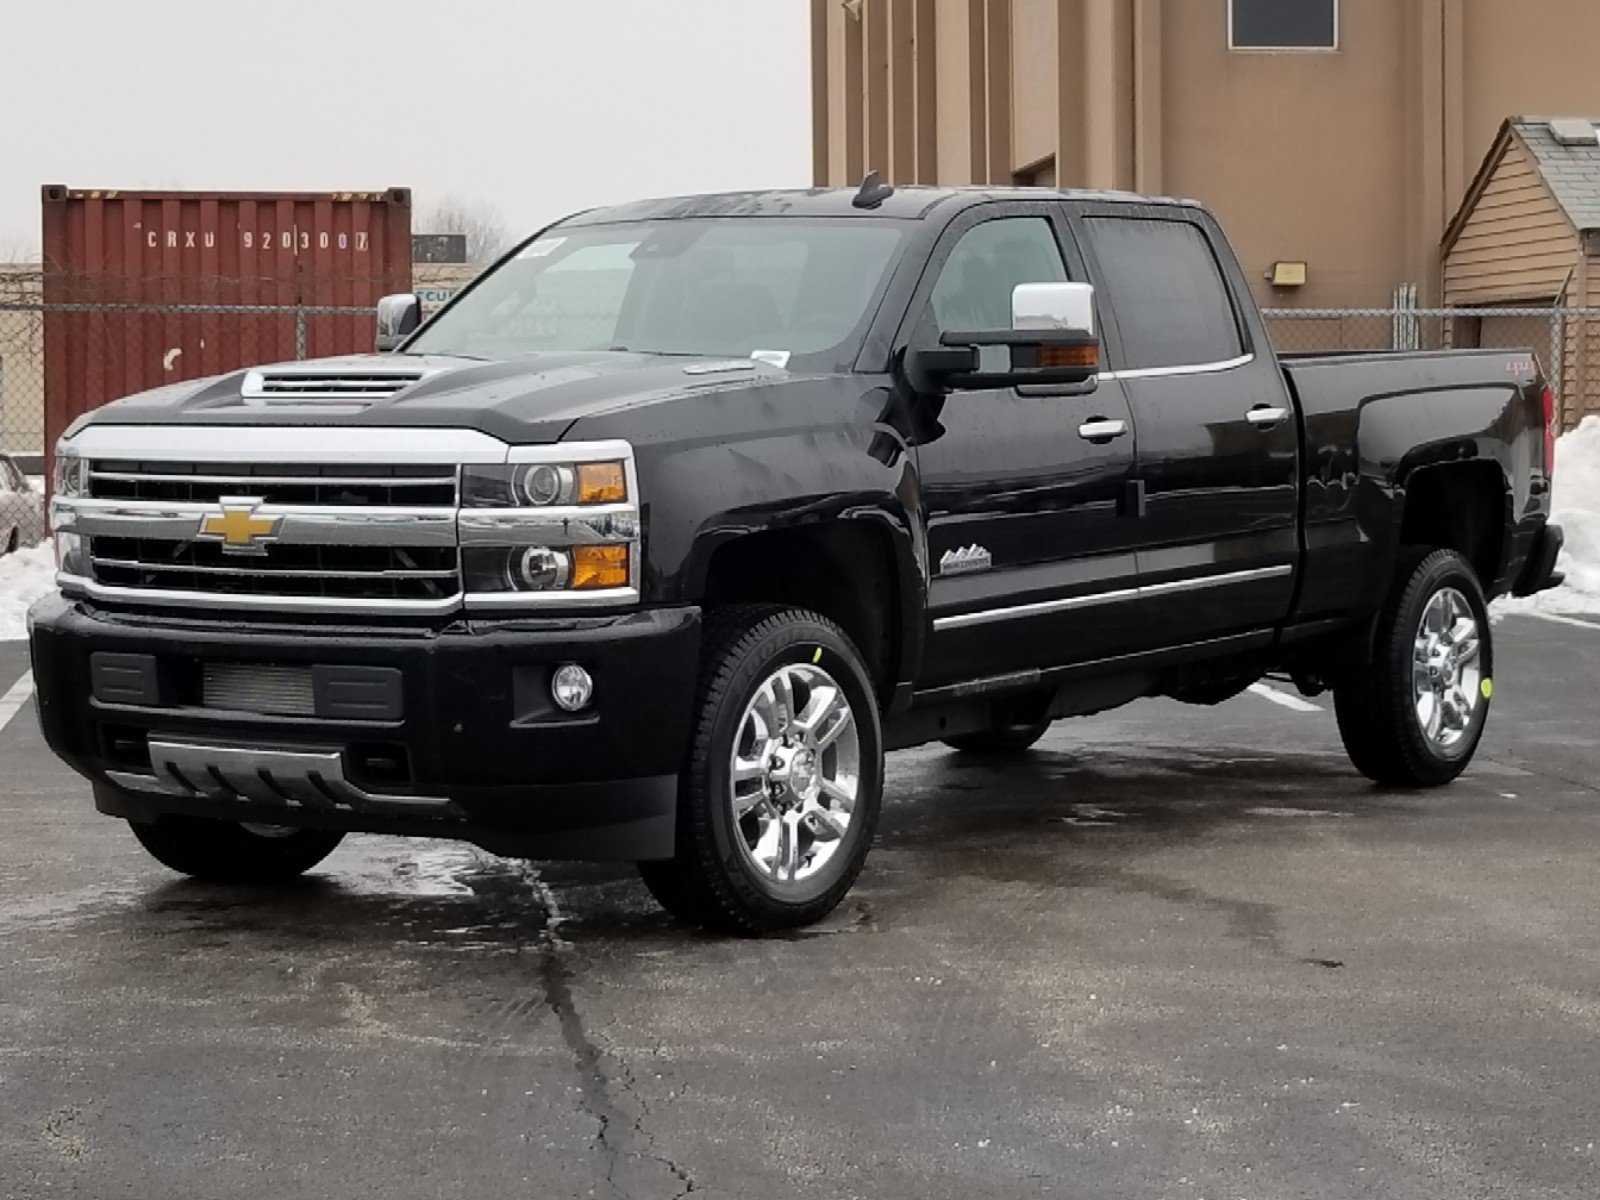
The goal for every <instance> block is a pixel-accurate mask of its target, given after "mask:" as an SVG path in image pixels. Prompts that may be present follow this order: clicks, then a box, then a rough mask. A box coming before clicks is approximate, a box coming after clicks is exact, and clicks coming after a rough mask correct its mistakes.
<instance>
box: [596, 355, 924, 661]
mask: <svg viewBox="0 0 1600 1200" xmlns="http://www.w3.org/2000/svg"><path fill="white" fill-rule="evenodd" d="M895 403H896V401H895V398H894V396H893V391H892V389H891V388H889V387H888V386H887V381H886V380H885V379H884V378H883V377H882V376H871V375H854V374H852V375H842V376H840V375H833V376H813V377H809V378H799V379H791V378H779V379H777V380H772V381H763V382H761V383H759V384H753V385H752V386H748V387H736V388H728V389H722V390H719V391H716V392H711V393H706V394H697V395H693V396H680V397H678V398H676V399H674V400H673V402H672V403H671V404H670V405H645V406H641V407H639V408H634V409H623V410H619V411H617V412H614V413H610V414H606V415H604V416H601V417H595V418H590V419H585V420H583V421H580V422H578V423H577V425H576V426H575V427H574V429H573V430H572V431H570V432H569V433H568V437H569V438H572V439H587V438H593V437H619V438H623V439H625V440H627V441H628V442H630V443H631V444H632V445H633V447H634V453H635V456H636V459H637V464H638V471H639V481H640V484H639V486H640V492H641V499H642V501H643V519H644V525H645V563H644V570H643V571H642V572H641V578H642V585H643V591H644V600H645V603H647V604H649V603H654V604H697V603H700V602H701V601H702V600H703V598H704V596H705V592H706V584H707V577H708V574H709V571H710V568H711V563H712V560H713V559H714V558H715V556H716V554H717V552H718V551H720V550H722V549H723V548H724V547H726V546H728V545H729V544H730V543H732V542H735V541H737V540H738V539H741V538H747V537H752V536H756V535H760V534H765V533H774V532H819V533H820V532H822V531H825V530H827V529H828V528H830V527H834V526H837V525H840V524H843V525H845V526H848V527H851V528H854V529H862V530H869V531H871V534H872V536H873V537H874V538H875V539H877V540H878V541H879V542H880V543H881V544H882V545H883V546H884V548H885V550H886V552H887V553H888V554H889V555H890V556H891V560H892V561H891V563H890V576H891V579H892V580H893V582H894V585H895V597H896V605H895V607H896V612H895V613H894V614H893V617H894V626H893V632H892V633H891V637H892V639H893V641H894V643H895V647H896V652H895V661H896V669H895V675H896V683H897V684H909V682H910V680H912V679H914V678H915V677H916V673H917V671H918V670H919V669H920V665H921V660H922V654H923V645H924V641H925V634H926V630H925V628H924V626H925V624H926V619H925V614H926V612H927V562H926V559H927V553H926V542H925V537H924V534H923V530H924V521H923V516H922V511H921V508H922V503H921V487H920V481H919V479H918V475H917V466H916V457H915V454H914V453H913V452H912V450H911V447H910V446H909V444H908V442H907V441H906V439H905V437H904V436H903V435H902V434H901V433H900V432H899V431H898V429H897V426H899V425H900V424H901V422H899V421H896V420H893V419H892V413H891V412H890V409H892V408H893V406H894V404H895ZM899 690H908V689H900V688H897V691H899Z"/></svg>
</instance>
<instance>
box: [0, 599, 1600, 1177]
mask: <svg viewBox="0 0 1600 1200" xmlns="http://www.w3.org/2000/svg"><path fill="white" fill-rule="evenodd" d="M1498 634H1499V640H1498V646H1497V659H1498V662H1499V665H1500V673H1499V677H1498V678H1497V680H1496V685H1497V686H1496V693H1495V713H1494V716H1493V719H1492V721H1491V727H1490V731H1489V735H1488V738H1487V740H1486V742H1485V747H1484V751H1483V753H1482V754H1481V755H1480V758H1479V760H1478V763H1477V765H1476V766H1475V768H1474V770H1473V771H1472V773H1471V774H1470V775H1469V776H1468V778H1466V779H1465V780H1463V781H1462V782H1461V783H1459V784H1457V785H1456V786H1455V787H1453V788H1450V789H1447V790H1445V791H1441V792H1433V793H1426V794H1415V793H1413V794H1405V793H1385V792H1382V791H1380V790H1377V789H1374V788H1372V787H1371V786H1369V785H1367V784H1366V783H1365V782H1364V781H1362V780H1361V779H1360V778H1359V777H1357V776H1356V775H1354V774H1353V772H1352V771H1351V770H1350V769H1349V767H1348V766H1347V765H1346V763H1345V761H1344V758H1343V754H1342V752H1341V751H1340V749H1339V744H1338V736H1337V732H1336V730H1335V728H1334V724H1333V719H1332V714H1331V712H1330V711H1328V706H1327V704H1326V701H1319V703H1321V704H1322V706H1323V707H1322V709H1321V710H1320V711H1316V712H1310V713H1302V712H1296V711H1291V710H1289V709H1286V708H1284V707H1282V706H1281V705H1278V704H1274V703H1271V702H1269V701H1268V699H1266V698H1264V697H1262V696H1259V695H1245V696H1241V697H1240V698H1238V699H1236V700H1234V701H1231V702H1229V703H1228V704H1226V705H1223V706H1221V707H1219V708H1216V709H1196V708H1185V707H1183V706H1180V705H1176V704H1173V703H1169V702H1147V703H1142V704H1139V705H1136V706H1133V707H1131V708H1128V709H1124V710H1121V711H1120V712H1117V713H1113V714H1110V715H1107V716H1102V717H1098V718H1094V719H1090V720H1083V721H1075V722H1064V723H1062V724H1060V725H1058V726H1057V727H1056V729H1055V730H1053V731H1052V733H1051V735H1050V736H1049V738H1048V739H1047V740H1046V741H1045V742H1044V743H1042V744H1041V748H1040V750H1039V751H1038V752H1037V753H1035V754H1033V755H1031V756H1030V757H1028V758H1027V759H1025V760H1023V761H1020V762H1016V763H1012V764H1009V765H1006V766H992V765H983V764H973V763H970V762H967V761H964V760H962V759H960V758H958V757H956V756H954V755H952V754H949V753H947V752H945V751H944V750H942V749H934V748H930V749H923V750H918V751H913V752H909V753H904V754H898V755H895V756H893V757H892V758H891V760H890V773H889V786H888V800H887V804H886V810H885V815H884V819H883V822H882V826H881V832H880V836H879V841H878V844H877V846H876V847H875V849H874V851H873V855H872V858H871V859H870V860H869V862H868V866H867V869H866V871H865V873H864V874H863V876H862V878H861V881H860V883H859V885H858V886H857V889H856V891H855V892H854V893H853V894H852V896H851V897H850V899H849V900H847V902H846V903H845V905H844V906H843V907H842V908H841V909H840V911H839V912H838V913H837V914H836V916H835V917H834V918H832V919H830V920H829V921H828V922H827V923H826V924H825V925H824V926H822V927H820V928H818V929H815V930H811V931H807V932H804V933H801V934H796V935H793V936H789V937H785V938H775V939H770V940H765V941H754V942H752V941H731V940H719V939H715V938H711V937H706V936H702V935H699V934H696V933H693V932H689V931H686V930H684V929H683V928H681V927H679V926H677V925H675V924H673V923H672V922H671V921H670V920H669V919H668V918H666V917H665V916H663V915H662V914H660V913H659V912H658V911H656V910H655V909H654V908H653V906H652V904H651V902H650V900H649V898H648V897H647V896H646V894H645V892H644V890H643V889H642V887H641V886H640V885H639V884H638V883H637V882H636V881H635V879H634V877H633V875H632V873H631V872H629V871H627V870H623V869H617V868H611V867H584V866H547V865H538V864H521V863H513V862H507V861H504V860H499V859H495V858H492V857H490V856H488V855H485V854H483V853H481V852H479V851H477V850H474V849H472V848H470V847H462V846H455V845H450V844H446V843H413V842H406V841H402V840H399V839H389V838H352V839H350V840H348V841H347V842H346V843H345V845H344V846H343V847H342V848H341V849H340V850H339V851H338V853H336V854H335V855H334V857H333V858H331V859H330V860H329V861H328V862H327V863H326V864H325V865H324V867H323V868H322V869H321V870H320V871H319V872H318V873H317V874H316V875H315V876H314V877H312V878H309V879H307V880H306V881H304V882H303V883H302V884H301V885H300V886H297V887H294V888H291V889H288V890H285V891H280V892H277V893H270V894H269V893H255V894H251V893H246V894H243V895H240V894H231V893H228V892H226V891H223V890H220V889H216V888H211V887H206V886H201V885H196V884H192V883H188V882H184V881H180V880H179V879H177V877H175V876H173V875H171V874H169V873H167V872H165V871H163V870H162V869H161V868H160V867H158V866H156V865H155V864H154V863H152V862H151V861H149V860H148V859H146V858H145V857H144V855H143V853H142V851H140V850H139V849H138V847H137V846H136V845H135V843H134V842H133V840H132V838H131V837H130V836H129V835H128V834H127V833H126V831H125V829H124V828H123V827H122V826H121V825H120V824H119V823H117V822H114V821H110V820H107V819H105V818H99V817H96V816H95V815H94V814H93V812H92V811H91V809H90V805H89V802H88V799H87V793H86V789H85V787H84V786H83V785H82V784H81V783H80V782H78V781H77V780H76V779H75V778H74V777H73V776H71V775H70V774H69V773H68V772H67V771H65V769H64V768H61V767H60V766H58V765H57V764H55V763H54V762H53V760H51V759H50V758H49V756H48V754H47V753H46V752H45V750H44V748H43V746H42V744H41V742H40V738H39V735H38V732H37V728H36V726H35V724H34V722H33V720H32V717H31V714H30V713H29V712H27V711H24V712H23V713H22V714H21V715H20V716H19V717H18V718H17V719H15V720H13V721H12V722H11V723H10V725H9V726H8V727H7V728H5V729H3V730H0V1196H6V1197H12V1196H15V1197H36V1196H74V1197H88V1198H93V1200H98V1198H99V1197H123V1196H126V1197H136V1198H140V1200H148V1198H154V1197H168V1196H172V1197H222V1196H227V1197H262V1198H267V1197H270V1198H272V1200H290V1198H299V1197H307V1198H310V1197H384V1198H386V1200H389V1198H397V1197H457V1196H459V1197H472V1198H474V1200H483V1198H485V1197H507V1196H540V1197H564V1196H576V1197H586V1196H598V1197H639V1198H645V1197H651V1198H654V1197H673V1196H679V1195H683V1194H687V1193H689V1192H690V1191H691V1190H692V1191H693V1192H694V1193H695V1194H697V1195H705V1196H708V1197H728V1198H741V1200H742V1198H746V1197H753V1196H760V1197H762V1198H763V1200H781V1198H785V1197H791V1196H793V1197H800V1196H804V1197H847V1196H861V1197H899V1196H917V1197H952V1198H954V1197H960V1198H962V1200H968V1198H971V1197H990V1196H994V1197H1002V1196H1004V1197H1015V1196H1036V1195H1037V1196H1044V1195H1051V1196H1069V1197H1095V1198H1107V1197H1137V1198H1141V1200H1142V1198H1145V1197H1150V1198H1156V1197H1162V1198H1165V1197H1173V1198H1190V1197H1194V1198H1201V1197H1207V1198H1209V1197H1218V1198H1228V1200H1232V1198H1236V1197H1248V1198H1256V1197H1260V1198H1262V1200H1289V1198H1294V1197H1319V1198H1320V1197H1339V1198H1343V1197H1384V1198H1385V1200H1389V1198H1403V1197H1451V1198H1457V1197H1469V1196H1508V1197H1510V1196H1515V1197H1518V1198H1519V1200H1525V1198H1532V1197H1587V1196H1593V1195H1595V1194H1597V1192H1600V1152H1597V1150H1596V1142H1597V1141H1600V1101H1597V1095H1600V1089H1597V1088H1596V1086H1595V1083H1594V1080H1595V1079H1596V1077H1597V1075H1600V1036H1597V1035H1600V928H1597V923H1596V919H1595V914H1596V911H1597V904H1596V900H1597V899H1600V884H1597V882H1596V874H1597V873H1596V862H1597V861H1600V794H1597V787H1596V785H1597V782H1600V720H1597V716H1596V705H1597V700H1596V697H1595V694H1594V690H1593V685H1592V682H1591V681H1592V680H1593V679H1594V678H1595V677H1596V668H1597V667H1600V626H1597V627H1596V629H1595V630H1594V631H1593V632H1592V633H1590V632H1587V631H1585V630H1582V629H1577V628H1573V627H1570V626H1568V627H1563V626H1558V625H1554V624H1548V623H1544V622H1540V621H1535V620H1531V619H1526V618H1509V619H1507V620H1506V621H1505V622H1504V623H1503V624H1502V625H1501V626H1500V627H1499V630H1498ZM25 665H26V664H25V662H24V661H23V657H22V654H21V647H18V646H15V645H0V693H4V692H5V691H6V690H7V689H8V688H9V687H10V686H11V684H12V683H13V682H14V681H15V679H16V677H17V676H18V675H20V674H21V672H22V670H23V669H24V668H25Z"/></svg>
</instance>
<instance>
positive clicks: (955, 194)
mask: <svg viewBox="0 0 1600 1200" xmlns="http://www.w3.org/2000/svg"><path fill="white" fill-rule="evenodd" d="M856 194H857V190H856V189H855V188H810V189H807V190H804V191H799V190H796V191H772V192H720V193H714V194H711V195H705V196H675V197H669V198H666V199H660V200H635V201H632V202H630V203H628V204H618V205H614V206H613V207H611V208H597V209H592V210H590V211H589V212H586V213H581V214H579V215H578V216H576V217H573V218H571V220H569V221H567V222H565V223H566V224H570V225H599V224H611V223H613V222H618V221H659V220H669V219H673V218H683V217H859V218H861V219H863V220H871V219H873V218H875V217H895V218H899V219H901V220H906V219H911V220H919V219H921V218H923V217H926V216H928V215H929V214H930V213H931V212H932V211H933V210H934V209H936V208H938V207H940V206H942V205H944V204H945V203H947V202H958V203H961V206H962V207H965V206H966V205H967V204H981V203H983V202H985V201H990V200H1019V199H1022V200H1040V199H1049V200H1079V201H1084V200H1092V201H1095V202H1097V203H1107V202H1109V203H1119V204H1183V205H1189V206H1193V204H1194V202H1193V201H1190V200H1168V199H1161V198H1157V197H1151V196H1137V195H1134V194H1133V193H1131V192H1099V191H1087V190H1084V191H1079V190H1073V189H1063V190H1058V189H1055V188H1017V187H960V188H953V187H902V188H896V189H895V191H894V194H893V195H892V196H890V197H889V198H888V199H886V200H885V201H883V203H882V204H880V205H879V206H878V207H876V208H870V209H863V208H857V207H855V206H854V204H852V203H851V201H853V200H854V199H855V197H856Z"/></svg>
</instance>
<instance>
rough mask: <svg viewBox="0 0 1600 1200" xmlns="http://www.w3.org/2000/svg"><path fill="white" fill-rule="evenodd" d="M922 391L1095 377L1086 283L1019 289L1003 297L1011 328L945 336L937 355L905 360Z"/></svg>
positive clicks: (1096, 347)
mask: <svg viewBox="0 0 1600 1200" xmlns="http://www.w3.org/2000/svg"><path fill="white" fill-rule="evenodd" d="M906 365H907V369H908V371H909V373H910V374H911V378H912V382H913V384H914V385H915V386H917V387H918V388H919V389H923V390H934V391H938V390H949V389H967V388H1004V387H1027V386H1030V385H1033V386H1070V385H1075V384H1085V383H1089V382H1090V381H1092V380H1093V379H1094V378H1095V377H1096V376H1097V375H1098V373H1099V370H1100V339H1099V337H1098V336H1097V335H1096V333H1095V323H1094V288H1093V287H1091V286H1090V285H1089V284H1087V283H1023V284H1018V285H1017V287H1016V288H1015V289H1014V290H1013V291H1012V293H1011V328H1010V329H1004V330H999V329H997V330H984V331H980V332H974V333H968V332H952V333H946V334H943V335H941V336H940V338H939V348H938V349H922V350H916V351H913V352H912V353H911V354H909V355H908V356H907V362H906Z"/></svg>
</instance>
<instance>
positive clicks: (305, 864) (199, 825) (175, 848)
mask: <svg viewBox="0 0 1600 1200" xmlns="http://www.w3.org/2000/svg"><path fill="white" fill-rule="evenodd" d="M128 824H129V826H131V827H132V829H133V836H134V837H136V838H138V839H139V844H140V845H142V846H143V847H144V848H145V849H146V850H148V851H149V852H150V854H151V855H152V856H153V857H154V858H155V860H156V861H157V862H159V863H160V864H161V865H162V866H164V867H169V868H171V869H172V870H174V871H177V872H178V873H179V874H181V875H190V876H193V877H194V878H195V879H203V880H205V881H206V882H208V883H224V884H267V883H282V882H284V881H286V880H290V879H293V878H295V877H296V876H298V875H302V874H304V873H305V872H307V871H309V870H310V869H311V868H312V867H314V866H316V865H317V864H318V863H319V862H321V861H322V860H323V859H325V858H327V857H328V855H330V854H332V853H333V851H334V848H335V847H336V846H338V844H339V843H340V842H341V841H342V840H343V839H344V834H342V833H327V832H324V831H322V830H318V829H292V828H289V827H287V826H279V825H241V824H239V823H238V822H237V821H207V820H202V819H200V818H198V817H162V818H161V819H160V820H157V821H151V822H144V821H129V822H128Z"/></svg>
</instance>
